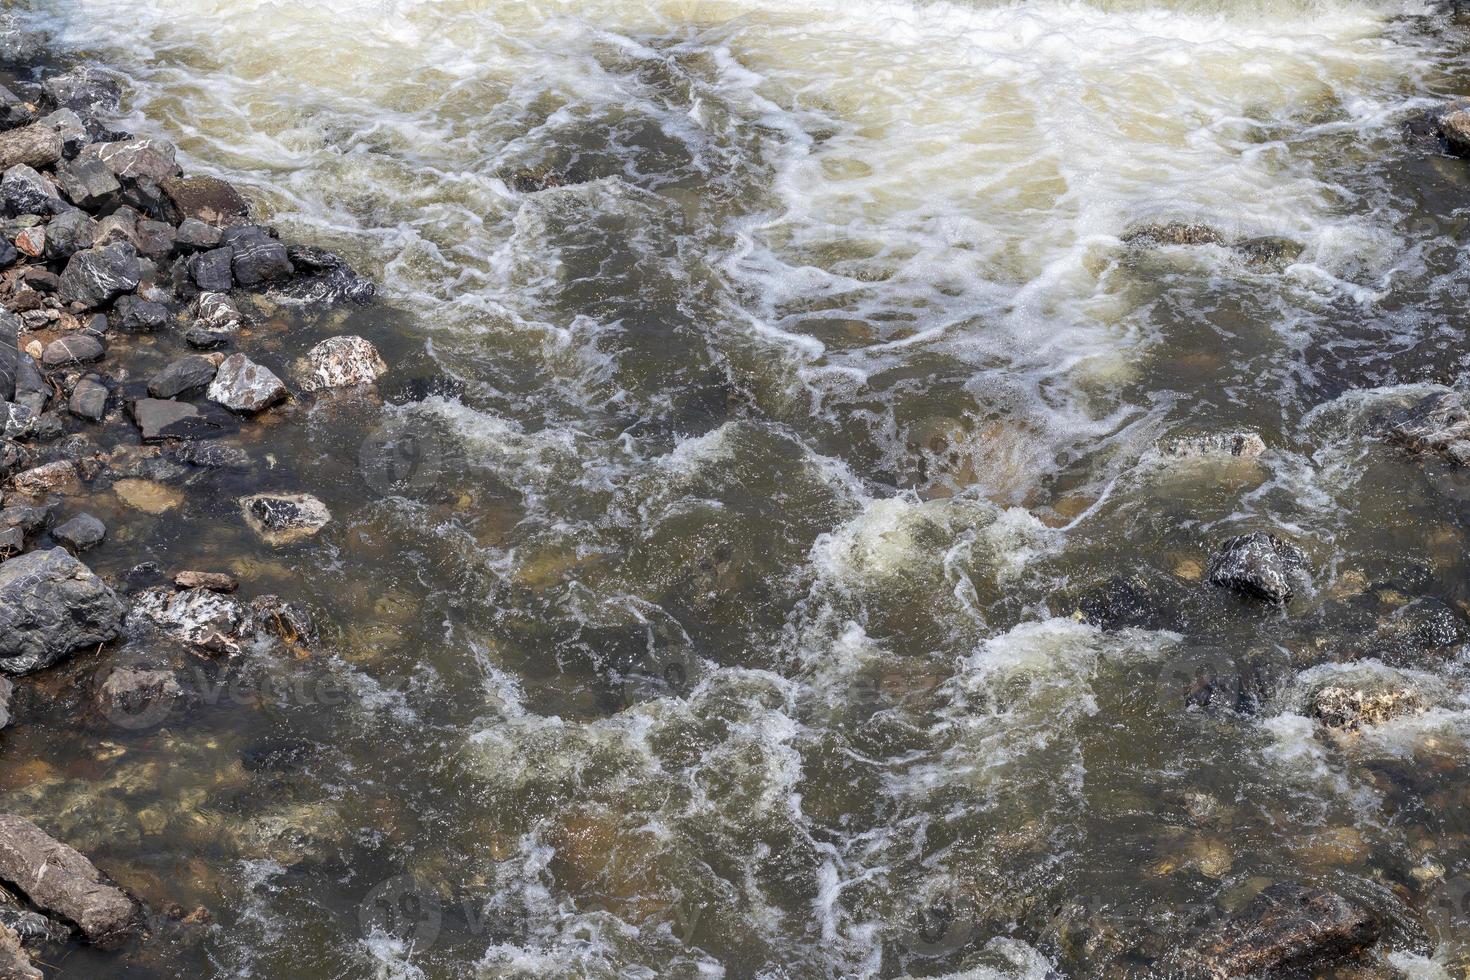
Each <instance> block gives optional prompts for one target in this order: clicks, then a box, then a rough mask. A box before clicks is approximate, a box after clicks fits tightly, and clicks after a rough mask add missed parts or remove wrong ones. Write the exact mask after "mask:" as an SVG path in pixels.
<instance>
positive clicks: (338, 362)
mask: <svg viewBox="0 0 1470 980" xmlns="http://www.w3.org/2000/svg"><path fill="white" fill-rule="evenodd" d="M306 364H307V374H306V377H305V378H304V379H303V381H302V387H303V388H305V389H306V390H307V391H319V390H321V389H324V388H349V387H353V386H355V385H367V384H372V383H373V382H375V381H377V380H378V379H379V378H381V377H382V376H383V375H385V374H387V373H388V365H387V364H385V363H383V358H382V356H381V355H379V354H378V349H377V348H376V347H374V346H373V345H372V344H370V343H368V342H367V341H366V340H364V339H363V338H361V337H353V336H344V337H330V338H328V339H327V340H324V341H322V342H321V343H319V344H317V345H316V346H315V347H313V348H312V349H311V350H310V351H308V352H307V355H306Z"/></svg>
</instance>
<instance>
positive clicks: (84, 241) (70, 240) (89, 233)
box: [31, 208, 97, 291]
mask: <svg viewBox="0 0 1470 980" xmlns="http://www.w3.org/2000/svg"><path fill="white" fill-rule="evenodd" d="M96 236H97V222H96V221H94V220H92V216H91V215H89V214H87V213H86V212H85V211H78V210H77V209H75V208H73V209H72V210H70V211H64V212H62V213H61V214H59V215H57V216H56V219H55V220H54V221H52V222H51V223H50V224H49V225H47V226H46V244H45V246H44V254H45V256H46V259H47V261H49V262H62V261H65V260H66V259H69V258H71V257H72V256H73V255H75V254H77V253H78V252H80V251H81V250H82V249H84V248H91V247H92V240H93V239H94V238H95V237H96ZM31 285H32V286H33V287H34V286H35V284H34V283H32V284H31ZM48 285H49V283H48ZM60 288H61V283H60V281H56V283H55V286H54V287H53V290H52V291H54V290H55V289H60Z"/></svg>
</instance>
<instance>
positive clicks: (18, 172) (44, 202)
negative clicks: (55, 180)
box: [0, 164, 66, 255]
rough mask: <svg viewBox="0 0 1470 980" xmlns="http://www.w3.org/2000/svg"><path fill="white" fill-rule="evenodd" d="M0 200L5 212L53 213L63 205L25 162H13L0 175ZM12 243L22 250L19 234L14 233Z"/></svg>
mask: <svg viewBox="0 0 1470 980" xmlns="http://www.w3.org/2000/svg"><path fill="white" fill-rule="evenodd" d="M0 202H3V203H4V205H5V213H6V214H9V215H18V214H56V213H57V212H58V211H62V210H65V208H66V205H65V204H64V203H63V202H62V200H61V198H59V197H57V196H56V190H55V188H53V187H52V186H51V182H50V181H48V180H47V179H46V178H45V177H42V176H41V175H40V174H38V173H37V172H36V171H35V170H32V169H31V168H30V167H27V166H26V165H25V164H17V165H16V166H14V167H11V168H10V169H8V170H6V171H5V174H4V176H0ZM15 244H16V247H17V248H19V249H20V250H21V251H22V252H25V251H26V248H25V246H24V245H23V244H22V243H21V240H20V236H16V242H15ZM27 254H31V253H27ZM34 254H37V255H39V254H40V253H39V252H36V253H34Z"/></svg>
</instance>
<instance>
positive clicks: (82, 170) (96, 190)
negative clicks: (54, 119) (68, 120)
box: [56, 137, 122, 214]
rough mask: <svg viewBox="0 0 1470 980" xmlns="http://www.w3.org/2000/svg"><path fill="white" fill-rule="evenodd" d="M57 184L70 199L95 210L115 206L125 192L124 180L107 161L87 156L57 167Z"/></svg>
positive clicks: (80, 205)
mask: <svg viewBox="0 0 1470 980" xmlns="http://www.w3.org/2000/svg"><path fill="white" fill-rule="evenodd" d="M58 138H59V137H58ZM56 184H57V186H58V187H60V188H61V193H63V194H65V195H66V197H67V200H69V201H71V203H73V204H75V205H76V206H77V207H79V208H83V209H85V210H87V211H91V212H93V213H94V214H95V213H99V212H102V211H104V210H110V209H111V208H113V207H116V206H117V201H118V195H120V194H121V193H122V184H120V183H118V181H117V177H116V176H115V175H114V174H113V172H112V171H111V170H110V169H109V168H108V166H107V164H105V163H103V162H102V161H101V160H98V159H96V158H95V157H88V156H80V157H78V158H77V159H75V160H72V161H71V162H69V163H63V164H62V165H61V166H59V167H57V168H56Z"/></svg>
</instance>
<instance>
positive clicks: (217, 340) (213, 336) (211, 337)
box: [184, 324, 230, 350]
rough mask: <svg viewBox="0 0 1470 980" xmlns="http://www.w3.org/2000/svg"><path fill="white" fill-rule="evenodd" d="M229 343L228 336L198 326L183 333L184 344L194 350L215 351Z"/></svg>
mask: <svg viewBox="0 0 1470 980" xmlns="http://www.w3.org/2000/svg"><path fill="white" fill-rule="evenodd" d="M229 342H230V335H229V334H227V333H220V332H219V331H217V330H209V329H207V328H205V327H201V326H199V325H198V324H195V325H194V326H192V327H190V328H189V329H188V330H185V331H184V343H186V344H188V345H189V346H190V347H192V348H194V349H195V350H217V349H218V348H220V347H223V346H225V345H226V344H228V343H229Z"/></svg>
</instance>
